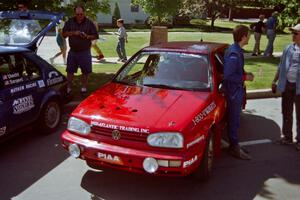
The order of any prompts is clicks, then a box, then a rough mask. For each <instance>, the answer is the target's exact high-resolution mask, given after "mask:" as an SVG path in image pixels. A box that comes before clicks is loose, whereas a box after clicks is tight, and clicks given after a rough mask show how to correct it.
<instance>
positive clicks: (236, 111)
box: [225, 87, 244, 147]
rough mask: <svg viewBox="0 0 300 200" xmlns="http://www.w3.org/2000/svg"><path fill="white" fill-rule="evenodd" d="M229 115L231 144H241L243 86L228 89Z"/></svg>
mask: <svg viewBox="0 0 300 200" xmlns="http://www.w3.org/2000/svg"><path fill="white" fill-rule="evenodd" d="M225 94H226V100H227V117H228V119H227V120H228V127H227V128H228V137H229V142H230V146H232V147H233V146H237V145H239V139H238V129H239V127H240V115H241V110H242V105H243V99H244V89H243V87H237V88H236V89H233V90H232V89H228V88H227V89H226V91H225Z"/></svg>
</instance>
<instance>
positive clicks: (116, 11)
mask: <svg viewBox="0 0 300 200" xmlns="http://www.w3.org/2000/svg"><path fill="white" fill-rule="evenodd" d="M118 19H121V12H120V8H119V4H118V3H117V2H116V3H115V9H114V13H113V15H112V23H113V25H115V24H116V23H117V20H118Z"/></svg>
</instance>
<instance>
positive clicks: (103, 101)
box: [61, 42, 228, 179]
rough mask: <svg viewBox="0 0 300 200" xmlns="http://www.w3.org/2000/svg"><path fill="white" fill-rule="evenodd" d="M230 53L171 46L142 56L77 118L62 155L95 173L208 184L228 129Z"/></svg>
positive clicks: (204, 46)
mask: <svg viewBox="0 0 300 200" xmlns="http://www.w3.org/2000/svg"><path fill="white" fill-rule="evenodd" d="M227 47H228V45H227V44H220V43H207V42H169V43H164V44H159V45H154V46H150V47H146V48H144V49H142V50H140V51H139V52H137V53H136V54H135V55H134V56H132V57H131V59H130V60H129V61H128V62H127V63H126V64H125V65H124V66H123V67H122V68H121V69H120V70H119V71H118V73H117V74H116V75H115V77H114V78H113V79H112V80H111V81H110V82H109V83H107V84H106V85H104V86H102V87H101V88H99V89H98V90H97V91H95V92H94V93H93V94H92V95H90V96H89V97H88V98H86V99H85V100H84V101H83V102H82V103H81V104H80V105H79V106H78V107H77V108H76V109H75V110H74V111H73V113H72V114H71V116H70V118H69V121H68V127H67V130H66V131H65V132H64V133H63V134H62V136H61V139H62V145H63V147H64V148H65V149H67V150H68V151H69V153H70V154H71V155H72V156H73V157H75V158H81V159H83V160H85V161H86V163H87V164H88V165H89V166H90V167H92V168H96V169H99V168H100V169H101V168H105V167H109V168H115V169H119V170H126V171H132V172H139V173H147V174H154V175H169V176H186V175H188V174H191V173H192V174H194V175H195V176H196V177H199V178H201V179H207V178H208V177H209V175H210V172H211V169H212V164H213V160H214V157H215V156H216V155H218V153H219V151H220V143H221V130H222V128H224V124H225V123H224V117H225V112H226V102H225V97H224V94H223V93H222V91H221V89H220V88H221V87H220V86H221V82H222V78H223V56H224V51H225V49H226V48H227Z"/></svg>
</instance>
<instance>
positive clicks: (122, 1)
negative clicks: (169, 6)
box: [64, 0, 148, 24]
mask: <svg viewBox="0 0 300 200" xmlns="http://www.w3.org/2000/svg"><path fill="white" fill-rule="evenodd" d="M70 2H72V0H64V3H65V4H68V3H70ZM116 2H117V3H118V5H119V8H120V13H121V18H122V19H124V21H125V24H135V23H144V22H145V20H146V19H147V18H148V15H147V14H146V13H145V12H144V11H143V10H142V8H141V7H140V6H135V5H133V4H132V3H131V0H110V7H111V13H110V14H103V13H98V14H97V21H98V23H100V24H111V23H112V14H113V12H114V9H115V5H116Z"/></svg>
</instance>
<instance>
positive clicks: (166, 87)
mask: <svg viewBox="0 0 300 200" xmlns="http://www.w3.org/2000/svg"><path fill="white" fill-rule="evenodd" d="M143 85H144V86H147V87H155V88H165V89H178V90H183V88H181V87H176V86H172V85H165V84H143Z"/></svg>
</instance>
